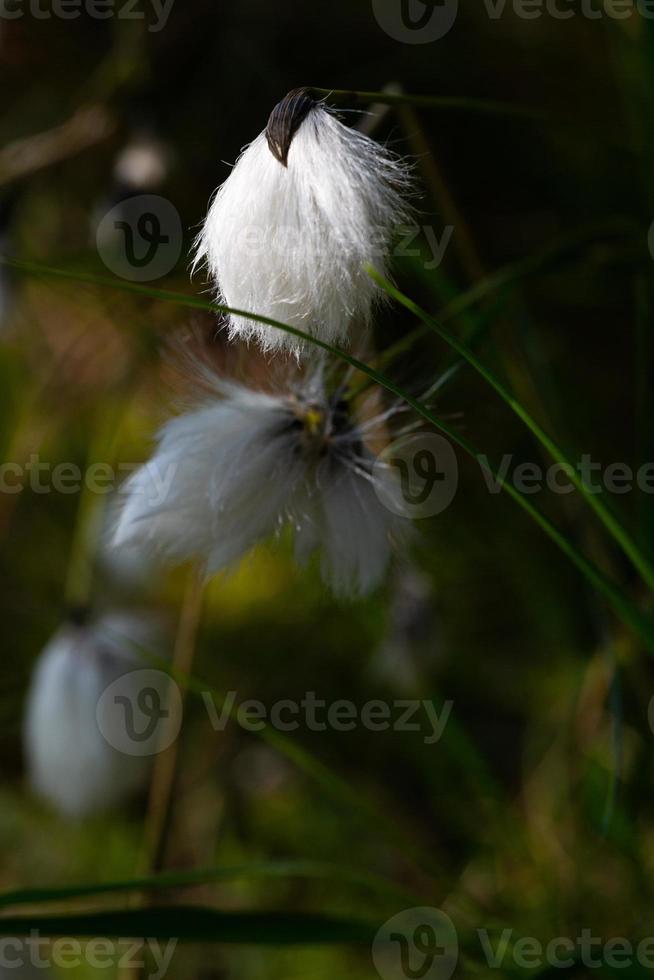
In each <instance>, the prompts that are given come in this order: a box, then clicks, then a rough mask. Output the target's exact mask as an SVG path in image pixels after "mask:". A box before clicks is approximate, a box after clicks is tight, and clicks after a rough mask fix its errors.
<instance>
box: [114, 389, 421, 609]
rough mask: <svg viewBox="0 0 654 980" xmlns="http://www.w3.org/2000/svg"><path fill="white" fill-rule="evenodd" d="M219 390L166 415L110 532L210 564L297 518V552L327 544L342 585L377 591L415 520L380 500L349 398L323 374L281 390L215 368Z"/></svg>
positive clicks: (327, 565)
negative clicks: (335, 397)
mask: <svg viewBox="0 0 654 980" xmlns="http://www.w3.org/2000/svg"><path fill="white" fill-rule="evenodd" d="M214 390H215V398H214V399H212V401H211V402H210V403H208V404H205V405H204V406H203V407H201V408H199V409H197V410H196V411H193V412H190V413H188V414H186V415H182V416H180V417H178V418H175V419H173V420H171V421H169V422H168V423H167V424H166V425H165V426H164V427H163V429H162V430H161V432H160V434H159V439H158V448H157V450H156V452H155V454H154V456H153V457H152V459H151V460H150V461H149V462H148V463H147V464H145V465H144V466H143V467H141V469H140V470H137V472H136V473H135V474H134V475H133V476H132V477H131V478H130V479H129V481H128V482H127V484H126V485H125V486H124V488H123V492H124V493H125V494H126V497H125V504H124V508H123V511H122V515H121V517H120V520H119V522H118V526H117V529H116V535H115V538H114V543H115V544H116V545H117V546H119V547H120V546H122V545H124V544H126V543H129V542H133V541H139V542H142V543H149V544H150V545H151V546H152V547H153V548H156V549H158V550H159V551H160V552H163V554H164V555H166V556H168V557H172V558H175V559H180V560H182V559H186V558H189V557H192V556H201V557H203V558H204V559H205V560H206V563H207V567H208V570H209V572H213V571H217V570H218V569H222V568H225V567H227V566H229V565H231V564H232V563H234V562H236V561H238V560H239V559H240V558H242V557H243V556H244V555H245V554H246V553H247V552H248V551H249V550H250V549H251V548H252V547H253V545H255V544H256V543H257V542H258V541H261V540H265V539H267V538H269V537H271V536H272V535H273V534H275V533H276V532H278V531H279V530H280V529H281V528H283V527H284V526H285V525H291V526H292V527H293V528H294V530H295V540H296V554H297V558H298V560H301V561H304V560H306V559H307V558H308V557H309V556H310V555H311V554H312V553H313V552H314V551H316V550H317V549H319V550H320V551H321V562H322V573H323V578H324V579H325V581H326V582H327V583H328V584H329V585H330V586H331V587H332V589H333V590H334V591H335V592H336V593H338V594H342V595H352V594H357V593H366V592H369V591H370V590H371V589H372V588H374V587H375V586H376V585H377V584H378V583H379V581H380V580H381V578H382V577H383V575H384V572H385V570H386V566H387V564H388V560H389V557H390V553H391V539H392V538H393V537H396V536H398V535H399V534H402V533H403V532H404V531H405V529H406V525H407V522H406V521H405V520H403V519H399V518H397V517H395V516H394V515H393V514H391V513H390V511H389V510H387V509H386V508H385V507H384V506H383V504H382V503H381V502H380V500H379V498H378V496H377V494H376V492H375V487H374V483H375V481H378V480H380V479H385V478H386V477H385V476H384V473H383V472H382V473H381V474H379V473H377V472H375V473H373V469H372V462H373V457H372V455H371V454H370V452H369V451H368V450H367V449H366V448H365V446H364V442H363V435H362V432H361V430H360V429H359V428H358V427H357V425H356V423H355V422H354V421H353V420H351V419H349V418H347V417H346V415H345V414H344V409H343V407H342V403H340V402H338V403H335V402H333V401H332V402H330V401H329V400H328V399H327V397H326V395H325V393H324V391H323V390H322V387H321V385H320V383H319V382H317V381H316V380H315V379H314V380H313V381H311V382H308V383H307V384H306V385H305V386H304V388H303V390H301V391H299V392H297V393H289V394H284V395H274V394H264V393H261V392H256V391H252V390H250V389H249V388H246V387H243V386H240V385H236V384H233V383H228V382H225V381H223V380H222V379H220V378H218V377H216V378H215V379H214ZM371 427H372V428H374V421H373V422H367V423H366V428H367V429H370V428H371ZM391 477H392V475H391V474H390V473H389V474H388V479H391Z"/></svg>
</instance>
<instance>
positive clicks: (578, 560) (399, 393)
mask: <svg viewBox="0 0 654 980" xmlns="http://www.w3.org/2000/svg"><path fill="white" fill-rule="evenodd" d="M0 261H4V262H5V263H6V264H8V265H11V266H12V267H13V268H16V269H18V270H19V271H22V272H27V273H30V274H32V275H43V276H51V277H55V278H60V279H68V280H72V281H76V282H86V283H88V284H89V285H96V286H102V287H106V286H108V287H110V288H115V289H122V290H125V291H127V292H131V293H138V294H139V295H142V296H149V297H150V298H154V299H163V300H167V301H169V302H178V303H179V304H180V305H183V306H188V307H192V308H194V309H205V310H213V311H214V312H217V313H225V314H232V315H234V316H240V317H245V318H247V319H250V320H255V321H256V322H258V323H263V324H265V325H266V326H269V327H274V328H275V329H276V330H283V331H284V332H285V333H288V334H290V335H291V336H293V337H297V338H298V339H300V340H303V341H305V342H307V343H309V344H311V345H313V346H314V347H318V348H319V349H321V350H324V351H327V353H329V354H332V355H333V356H334V357H337V358H339V359H340V360H342V361H344V362H345V363H346V364H349V365H350V367H353V368H354V369H355V370H357V371H360V372H361V373H362V374H364V375H367V376H368V377H369V378H371V379H372V380H373V381H375V382H376V383H377V384H379V385H380V386H381V387H382V388H385V389H386V390H387V391H390V392H391V393H392V394H393V395H395V396H396V397H397V398H400V399H401V400H402V401H405V402H406V403H407V405H410V406H411V408H413V409H414V411H416V412H417V413H418V415H420V416H421V417H422V418H424V419H426V420H427V421H428V422H431V424H432V425H434V426H435V427H436V428H437V429H439V430H440V431H441V432H443V433H444V434H445V435H446V436H448V438H449V439H450V440H451V441H452V442H453V443H454V444H455V445H457V446H459V448H460V449H462V450H463V451H464V452H465V453H467V454H468V455H469V456H471V457H472V458H473V459H474V460H475V461H476V462H479V463H481V465H482V466H483V467H484V468H485V469H486V470H487V472H488V473H489V474H490V475H491V476H492V477H493V479H494V480H495V482H496V483H497V485H498V486H499V487H501V488H502V489H503V490H505V491H506V493H507V494H508V495H509V496H510V497H512V498H513V500H515V501H516V503H517V504H518V505H519V506H520V507H522V509H523V510H524V511H525V512H526V513H527V514H529V516H530V517H531V518H532V520H534V521H535V522H536V523H537V524H538V525H539V527H540V528H541V529H542V530H543V531H544V532H545V533H546V534H547V535H548V537H549V538H551V540H552V541H553V542H554V543H555V544H556V545H557V546H558V547H559V548H560V549H561V551H562V552H563V553H564V554H565V555H566V556H567V557H568V558H569V559H570V561H571V562H572V563H573V564H574V565H575V566H576V568H577V569H578V570H579V571H580V572H581V573H582V575H583V576H584V577H585V578H586V579H587V580H588V582H589V583H590V584H591V585H592V586H593V588H594V589H596V590H597V591H598V592H600V593H601V594H602V595H603V596H604V597H605V598H606V599H608V600H609V602H610V603H611V605H612V606H613V608H614V610H615V611H616V612H617V614H618V616H619V617H620V618H621V619H622V621H623V622H624V623H626V624H627V625H628V626H629V627H630V628H631V629H633V630H634V631H635V632H636V633H638V634H639V636H640V637H641V639H642V640H643V642H644V643H645V646H646V647H647V649H648V651H649V652H650V653H652V654H654V623H652V622H651V621H650V620H649V619H648V618H646V617H645V616H643V615H642V613H641V612H640V610H639V609H637V608H636V607H635V606H634V605H633V604H632V603H631V602H630V601H629V599H628V598H627V597H626V595H624V593H623V591H622V589H621V588H620V587H619V586H618V585H617V584H616V583H615V582H612V581H611V580H610V579H608V578H607V577H606V576H605V575H604V574H603V572H601V571H600V570H599V569H598V568H597V567H596V566H595V565H593V564H592V562H590V561H589V560H588V559H587V558H586V557H585V556H584V555H583V554H582V553H581V552H580V551H579V550H578V549H577V548H576V547H575V546H574V545H573V544H572V543H571V542H570V541H568V540H567V538H566V537H565V536H564V535H563V534H562V533H561V531H559V530H558V528H557V527H556V526H555V525H554V524H552V523H551V521H550V520H549V519H548V518H547V517H545V515H544V514H541V512H540V511H539V510H538V509H537V508H536V507H535V506H534V505H533V504H532V503H531V500H530V499H529V498H528V497H526V496H525V495H524V494H522V493H520V492H519V491H518V490H516V489H515V487H514V486H513V485H512V484H511V483H509V482H508V481H507V480H506V479H504V477H503V476H502V474H501V473H500V472H499V470H497V469H496V468H495V467H493V466H491V464H490V463H488V461H487V460H486V459H485V458H484V457H483V454H481V453H480V452H479V450H478V449H477V448H476V447H475V446H474V445H473V444H472V443H471V442H469V441H468V440H467V439H465V438H464V437H463V436H460V435H459V434H458V433H457V432H456V431H455V430H454V429H452V428H451V427H450V426H448V425H446V423H445V422H443V421H442V420H441V419H439V418H438V416H436V415H435V414H434V413H433V412H432V411H431V410H430V409H429V408H428V406H427V405H425V404H424V403H423V402H421V401H420V400H418V399H417V398H414V397H413V396H412V395H411V394H409V392H407V391H405V390H404V389H403V388H401V387H400V386H399V385H396V384H395V383H394V382H393V381H391V379H390V378H388V377H386V376H385V375H383V374H381V373H380V372H379V371H376V370H375V369H374V368H372V367H371V366H370V365H369V364H365V363H364V362H363V361H360V360H359V359H358V358H357V357H354V356H353V355H352V354H348V353H347V351H343V350H341V349H340V348H338V347H334V346H332V345H331V344H328V343H326V342H325V341H323V340H319V339H318V338H317V337H312V336H311V335H310V334H307V333H305V332H304V331H303V330H299V329H298V328H297V327H292V326H290V324H287V323H280V322H279V321H278V320H273V319H271V318H270V317H266V316H262V315H261V314H259V313H250V312H247V311H245V310H237V309H232V308H231V307H228V306H224V305H223V304H221V303H210V302H208V301H207V300H201V299H199V298H197V297H192V296H186V295H185V294H184V293H174V292H169V291H168V290H165V289H151V288H150V287H145V286H139V285H138V284H136V283H132V282H126V281H125V280H119V279H115V280H114V279H109V278H106V277H104V276H96V275H93V274H90V273H74V272H68V271H66V270H62V269H53V268H51V267H49V266H42V265H36V264H34V263H29V262H22V261H18V260H13V259H12V260H7V259H2V260H0ZM400 295H401V294H400ZM409 302H410V303H411V302H412V301H411V300H409ZM413 305H415V304H413ZM421 312H422V311H421Z"/></svg>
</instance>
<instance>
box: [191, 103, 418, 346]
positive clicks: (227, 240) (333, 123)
mask: <svg viewBox="0 0 654 980" xmlns="http://www.w3.org/2000/svg"><path fill="white" fill-rule="evenodd" d="M409 185H410V179H409V171H408V167H407V165H406V163H404V162H403V161H402V160H401V159H400V158H398V157H396V156H394V155H393V154H391V153H390V152H389V151H388V150H387V149H386V148H385V147H383V146H381V145H380V144H379V143H376V142H375V141H374V140H372V139H370V138H369V137H367V136H364V135H363V134H362V133H359V132H357V131H356V130H354V129H351V128H350V127H347V126H344V125H343V124H342V123H341V122H339V120H338V119H337V118H336V117H335V116H334V115H333V113H331V112H330V111H329V110H328V109H326V108H325V107H324V106H323V105H321V104H318V103H316V104H314V105H313V107H312V108H311V109H310V110H309V112H308V115H307V116H306V118H305V119H304V120H303V121H302V122H301V124H300V126H299V128H298V129H297V132H296V133H295V135H294V137H293V139H292V142H291V145H290V150H289V153H288V166H284V165H283V164H282V163H281V162H280V161H279V160H278V159H276V158H275V156H273V154H272V152H271V150H270V148H269V145H268V142H267V139H266V134H265V132H263V133H261V134H260V135H259V136H258V137H257V138H256V139H255V140H254V142H253V143H251V144H250V145H249V146H248V147H247V149H246V150H245V151H244V152H243V154H242V155H241V157H240V158H239V160H238V161H237V163H236V165H235V166H234V169H233V170H232V172H231V174H230V176H229V177H228V178H227V180H226V181H225V182H224V184H222V186H221V187H220V188H219V189H218V191H217V192H216V195H215V197H214V199H213V202H212V204H211V207H210V209H209V213H208V215H207V218H206V221H205V224H204V227H203V229H202V232H201V234H200V236H199V238H198V241H197V255H196V260H195V265H198V264H200V263H203V262H206V265H207V268H208V271H209V274H210V276H211V278H212V280H213V281H214V283H215V286H216V289H217V294H218V298H219V300H220V301H221V302H223V303H225V304H226V305H228V306H231V307H234V308H236V309H239V310H244V311H247V312H249V313H258V314H260V315H264V316H267V317H270V318H272V319H275V320H279V321H281V322H282V323H288V324H290V325H291V326H294V327H297V328H299V329H300V330H303V331H304V332H306V333H308V334H311V335H312V336H316V337H318V338H320V339H321V340H323V341H326V342H328V343H344V342H346V341H347V340H348V338H349V337H350V335H351V332H352V329H353V326H354V324H355V322H358V323H361V324H365V323H366V322H367V321H368V319H369V317H370V314H371V311H372V307H373V304H374V302H375V301H376V300H379V299H382V298H383V293H382V291H381V290H380V289H379V287H378V286H376V284H375V283H374V282H373V280H372V279H371V277H370V276H369V275H368V273H367V272H366V270H365V266H366V265H368V264H369V265H372V266H374V267H375V268H376V269H377V270H378V271H379V272H381V273H382V274H387V259H388V251H389V245H390V242H391V239H392V237H393V233H394V230H395V229H396V228H397V226H398V225H401V224H405V223H407V222H408V221H410V217H411V209H410V208H409V206H408V205H407V203H406V201H405V199H404V194H405V193H406V191H407V190H408V188H409ZM228 327H229V331H230V336H239V337H242V338H245V339H246V340H247V339H250V338H256V340H257V341H259V342H260V344H261V345H262V346H263V348H264V349H266V350H274V349H278V348H287V349H291V350H293V351H295V352H298V351H300V350H302V348H303V342H302V341H301V340H299V339H298V338H295V337H293V336H292V335H290V334H288V333H284V332H283V331H281V330H279V329H276V328H274V327H269V326H266V325H263V324H260V323H258V322H256V321H255V320H252V319H248V318H246V317H238V316H231V317H229V320H228Z"/></svg>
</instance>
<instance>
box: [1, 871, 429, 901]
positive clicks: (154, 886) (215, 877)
mask: <svg viewBox="0 0 654 980" xmlns="http://www.w3.org/2000/svg"><path fill="white" fill-rule="evenodd" d="M251 878H280V879H291V878H306V879H315V880H321V881H326V880H334V881H344V882H347V883H348V884H353V885H358V886H361V887H363V888H367V889H369V890H370V891H375V892H378V893H379V894H385V895H387V896H388V897H389V898H392V899H393V900H395V901H398V900H399V901H403V902H415V901H417V896H416V895H415V893H413V892H411V891H409V890H407V889H403V888H401V887H399V886H398V885H395V884H394V882H391V881H389V880H387V879H386V878H382V877H381V876H380V875H376V874H373V873H371V872H368V871H357V870H356V869H353V868H346V867H343V866H342V865H337V864H329V863H326V862H322V861H268V862H262V863H260V864H244V865H237V866H234V867H221V868H198V869H195V870H193V871H169V872H164V873H162V874H158V875H150V876H148V877H143V878H133V879H131V880H127V881H107V882H100V883H95V884H88V885H67V886H65V887H54V888H21V889H19V890H15V891H11V892H5V893H4V894H0V908H10V907H13V906H17V905H43V904H52V903H54V902H67V901H72V900H74V899H78V898H91V897H96V896H99V895H115V894H128V893H130V892H134V891H145V890H148V891H150V890H153V891H154V890H158V889H167V888H190V887H193V886H195V885H202V884H211V883H213V882H218V881H234V880H238V879H251Z"/></svg>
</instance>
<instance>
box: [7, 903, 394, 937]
mask: <svg viewBox="0 0 654 980" xmlns="http://www.w3.org/2000/svg"><path fill="white" fill-rule="evenodd" d="M33 931H36V932H38V933H40V934H42V935H43V936H45V937H48V938H51V937H56V936H81V937H84V936H91V937H95V936H106V937H107V938H111V939H124V938H126V937H130V938H134V939H140V938H147V939H150V938H151V939H159V940H167V939H177V940H178V941H180V942H217V943H245V944H248V945H250V944H253V945H254V944H256V945H270V946H299V945H320V944H325V943H369V942H371V940H372V938H373V937H374V935H375V933H376V931H377V929H376V927H374V926H370V925H367V924H365V923H363V922H357V921H355V920H354V919H345V918H337V917H331V916H327V915H313V914H311V913H308V912H255V911H245V912H222V911H220V910H218V909H212V908H203V907H201V906H198V907H194V906H177V907H175V906H167V907H166V908H144V909H125V910H120V911H106V912H89V913H84V914H74V915H27V916H11V917H4V916H0V935H1V936H13V937H19V936H24V935H29V934H31V933H32V932H33Z"/></svg>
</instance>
